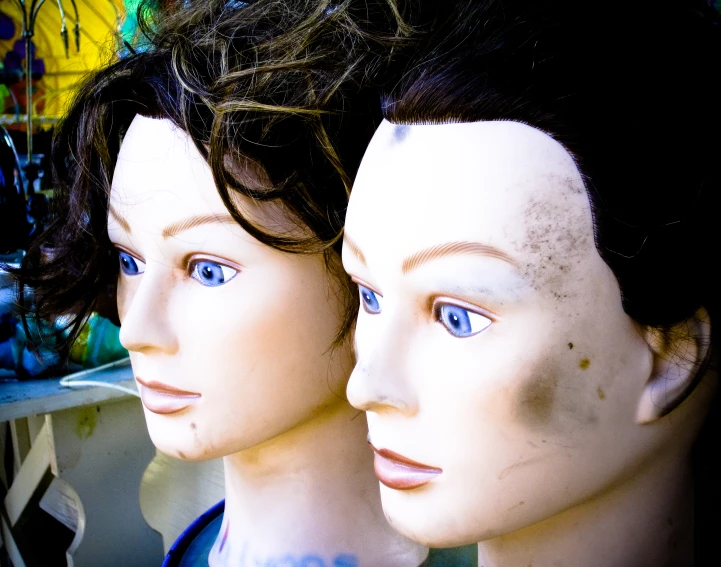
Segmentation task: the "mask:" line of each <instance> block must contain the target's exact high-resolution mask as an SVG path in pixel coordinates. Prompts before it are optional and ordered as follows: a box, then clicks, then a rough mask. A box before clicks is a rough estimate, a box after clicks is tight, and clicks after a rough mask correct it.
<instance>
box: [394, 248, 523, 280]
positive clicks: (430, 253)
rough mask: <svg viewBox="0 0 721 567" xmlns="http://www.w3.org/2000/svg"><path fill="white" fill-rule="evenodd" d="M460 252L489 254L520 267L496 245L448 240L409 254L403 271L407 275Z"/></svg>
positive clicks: (403, 265)
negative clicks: (431, 262) (441, 258)
mask: <svg viewBox="0 0 721 567" xmlns="http://www.w3.org/2000/svg"><path fill="white" fill-rule="evenodd" d="M458 254H478V255H481V256H488V257H490V258H497V259H498V260H503V261H504V262H507V263H509V264H511V265H512V266H513V267H514V268H519V267H520V265H519V264H518V262H516V260H515V259H513V258H512V257H511V256H509V255H508V254H506V253H505V252H503V250H499V249H498V248H496V247H495V246H490V245H488V244H482V243H480V242H466V241H462V242H446V243H445V244H437V245H435V246H431V247H430V248H425V249H424V250H420V251H419V252H416V253H415V254H413V255H411V256H408V258H406V259H405V260H403V264H402V265H401V272H402V273H403V274H404V275H405V274H407V273H408V272H411V271H413V270H415V269H416V268H418V267H420V266H422V265H423V264H425V263H427V262H430V261H431V260H435V259H436V258H440V257H442V256H453V255H458Z"/></svg>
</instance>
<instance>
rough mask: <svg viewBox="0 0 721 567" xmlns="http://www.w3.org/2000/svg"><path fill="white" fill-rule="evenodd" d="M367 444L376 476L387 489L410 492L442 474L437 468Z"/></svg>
mask: <svg viewBox="0 0 721 567" xmlns="http://www.w3.org/2000/svg"><path fill="white" fill-rule="evenodd" d="M368 444H369V445H370V446H371V449H373V452H374V453H375V459H374V462H373V464H374V468H375V473H376V476H377V477H378V480H380V481H381V483H383V484H384V485H385V486H387V487H388V488H393V489H395V490H411V489H413V488H418V487H419V486H423V485H424V484H428V483H429V482H431V481H432V480H433V479H435V478H436V477H437V476H438V475H440V474H442V473H443V470H442V469H439V468H438V467H431V466H429V465H424V464H423V463H419V462H417V461H413V460H412V459H409V458H408V457H404V456H403V455H399V454H398V453H396V452H394V451H391V450H390V449H376V448H375V447H374V446H373V444H372V443H371V442H370V441H369V442H368Z"/></svg>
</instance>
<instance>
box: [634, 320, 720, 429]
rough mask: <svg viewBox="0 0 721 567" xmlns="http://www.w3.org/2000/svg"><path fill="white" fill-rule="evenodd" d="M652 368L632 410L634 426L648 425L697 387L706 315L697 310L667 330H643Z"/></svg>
mask: <svg viewBox="0 0 721 567" xmlns="http://www.w3.org/2000/svg"><path fill="white" fill-rule="evenodd" d="M644 338H645V339H646V343H648V346H649V348H650V349H651V353H652V355H653V368H652V370H651V375H650V376H649V379H648V382H646V385H645V386H644V388H643V392H642V394H641V399H640V400H639V403H638V408H637V410H636V423H639V424H645V423H651V422H652V421H655V420H657V419H659V418H661V417H663V416H665V415H666V414H668V413H670V412H671V411H673V409H674V408H676V407H677V406H679V405H680V404H681V402H683V401H684V400H685V399H686V398H687V397H688V396H689V394H691V392H692V390H693V388H694V386H695V385H696V384H697V382H698V381H697V374H698V372H699V369H700V368H701V365H702V364H703V362H704V361H705V359H706V355H707V354H708V348H709V344H710V340H711V323H710V321H709V316H708V312H707V311H706V309H705V308H703V307H701V308H700V309H699V310H698V311H696V313H695V314H694V315H693V317H689V318H688V319H686V320H685V321H681V322H680V323H677V324H676V325H674V326H673V327H671V328H670V329H665V330H659V329H656V328H653V327H646V328H645V337H644Z"/></svg>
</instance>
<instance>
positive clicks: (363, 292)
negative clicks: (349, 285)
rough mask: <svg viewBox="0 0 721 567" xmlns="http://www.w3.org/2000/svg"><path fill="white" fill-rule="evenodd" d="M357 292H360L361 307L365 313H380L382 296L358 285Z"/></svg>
mask: <svg viewBox="0 0 721 567" xmlns="http://www.w3.org/2000/svg"><path fill="white" fill-rule="evenodd" d="M358 291H359V292H360V298H361V305H362V306H363V310H364V311H365V312H366V313H370V314H371V315H377V314H378V313H380V312H381V310H382V309H383V303H382V300H383V296H382V295H378V294H377V293H376V292H374V291H371V290H369V289H368V288H367V287H363V286H362V285H360V284H358Z"/></svg>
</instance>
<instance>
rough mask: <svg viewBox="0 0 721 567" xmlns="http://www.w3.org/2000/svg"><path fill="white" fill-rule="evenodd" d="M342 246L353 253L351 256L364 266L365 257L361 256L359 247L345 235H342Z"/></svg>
mask: <svg viewBox="0 0 721 567" xmlns="http://www.w3.org/2000/svg"><path fill="white" fill-rule="evenodd" d="M343 246H347V247H348V250H350V251H351V252H353V255H354V256H355V257H356V258H358V259H359V260H360V261H361V262H363V263H364V264H365V263H366V257H365V256H363V252H361V249H360V247H359V246H358V245H357V244H356V243H355V242H354V241H353V240H351V238H350V237H349V236H348V235H347V234H344V235H343Z"/></svg>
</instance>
